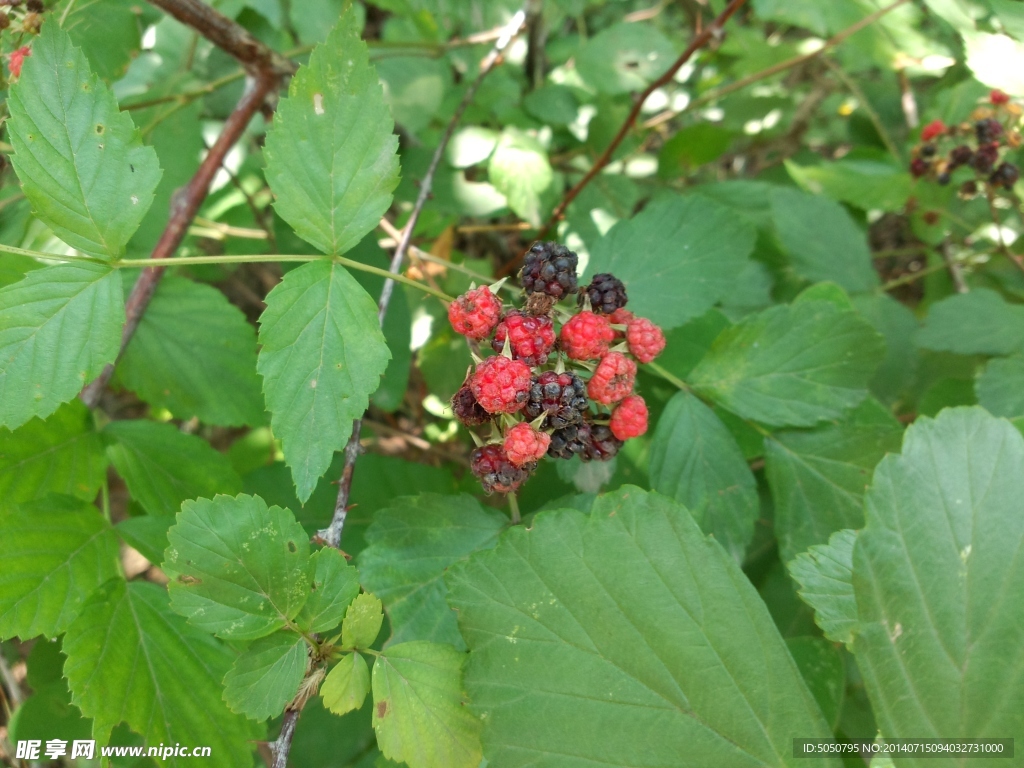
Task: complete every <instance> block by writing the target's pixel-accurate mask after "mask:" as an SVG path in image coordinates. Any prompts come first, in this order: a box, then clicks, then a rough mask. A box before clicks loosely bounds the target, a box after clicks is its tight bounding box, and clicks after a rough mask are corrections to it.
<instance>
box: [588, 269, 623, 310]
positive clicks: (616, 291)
mask: <svg viewBox="0 0 1024 768" xmlns="http://www.w3.org/2000/svg"><path fill="white" fill-rule="evenodd" d="M584 298H589V299H590V307H591V309H593V310H594V312H598V313H600V314H603V315H610V314H612V313H613V312H615V310H617V309H622V308H623V307H624V306H626V301H627V297H626V286H625V285H623V284H622V281H621V280H619V278H617V277H615V275H610V274H608V273H607V272H602V273H601V274H599V275H594V279H593V280H591V281H590V285H588V286H587V287H586V288H584V289H583V291H581V292H580V304H581V305H582V304H583V300H584Z"/></svg>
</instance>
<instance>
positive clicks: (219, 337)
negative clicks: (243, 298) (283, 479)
mask: <svg viewBox="0 0 1024 768" xmlns="http://www.w3.org/2000/svg"><path fill="white" fill-rule="evenodd" d="M197 318H202V322H197V321H196V320H197ZM117 376H118V378H119V379H120V380H121V381H122V382H123V383H124V385H125V386H126V387H128V389H131V390H134V391H135V392H137V393H138V395H139V397H141V398H142V399H143V400H145V401H146V402H147V403H149V404H150V405H156V406H161V407H163V408H166V409H167V410H169V411H170V412H171V413H172V414H174V416H175V417H177V418H179V419H183V420H188V419H190V418H192V417H193V416H195V417H198V418H199V420H200V421H203V422H205V423H207V424H216V425H219V426H242V425H246V424H247V425H249V426H259V425H260V424H262V423H263V419H264V409H263V392H262V391H261V387H260V384H261V382H260V378H259V376H258V375H257V374H256V330H255V328H253V327H252V325H250V324H249V323H248V322H247V321H246V319H245V315H243V314H242V312H241V310H239V309H238V308H237V307H234V306H232V305H231V304H230V303H229V302H228V300H227V298H226V297H225V296H224V294H223V293H221V292H220V291H218V290H217V289H216V288H213V287H211V286H209V285H203V284H202V283H196V282H193V281H191V280H186V279H185V278H180V277H175V276H173V275H167V276H165V277H164V278H163V279H162V280H161V281H160V284H159V285H158V286H157V289H156V293H155V294H154V295H153V300H152V301H150V303H149V306H148V307H146V312H145V314H144V315H143V316H142V320H141V321H140V322H139V327H138V329H137V330H136V331H135V335H134V336H133V337H132V343H131V344H129V345H128V346H127V347H126V349H125V352H124V355H123V357H122V358H121V360H120V362H119V363H118V366H117Z"/></svg>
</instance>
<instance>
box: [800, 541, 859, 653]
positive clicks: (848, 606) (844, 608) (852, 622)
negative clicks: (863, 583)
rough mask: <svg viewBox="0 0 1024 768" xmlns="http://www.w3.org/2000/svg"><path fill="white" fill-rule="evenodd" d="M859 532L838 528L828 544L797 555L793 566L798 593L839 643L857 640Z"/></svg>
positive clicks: (832, 639) (834, 640)
mask: <svg viewBox="0 0 1024 768" xmlns="http://www.w3.org/2000/svg"><path fill="white" fill-rule="evenodd" d="M856 540H857V531H851V530H842V531H836V532H835V533H833V534H832V536H831V537H830V538H829V540H828V544H818V545H816V546H813V547H811V548H810V549H809V550H807V551H806V552H802V553H801V554H799V555H797V556H796V557H795V558H794V559H793V560H792V561H790V563H789V565H788V566H787V567H788V568H789V573H790V575H791V576H792V577H793V580H794V581H796V582H797V583H799V584H800V587H801V589H800V590H799V591H798V594H799V595H800V597H801V598H803V601H804V602H805V603H807V604H808V605H809V606H811V608H813V609H814V623H815V624H817V625H818V626H819V627H821V631H822V632H824V633H825V637H827V638H828V639H829V640H831V641H833V642H835V643H846V644H847V645H849V644H850V643H852V642H853V633H854V632H855V631H856V629H857V600H856V598H855V597H854V596H853V570H852V569H853V544H854V542H855V541H856Z"/></svg>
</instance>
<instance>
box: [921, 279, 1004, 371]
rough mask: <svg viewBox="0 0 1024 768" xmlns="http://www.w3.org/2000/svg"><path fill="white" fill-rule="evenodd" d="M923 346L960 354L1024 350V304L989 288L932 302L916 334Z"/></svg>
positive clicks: (1002, 352) (977, 289)
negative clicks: (1012, 300) (1012, 301)
mask: <svg viewBox="0 0 1024 768" xmlns="http://www.w3.org/2000/svg"><path fill="white" fill-rule="evenodd" d="M917 343H918V345H919V346H921V347H924V348H925V349H934V350H938V351H940V352H956V353H957V354H959V355H1008V354H1010V353H1011V352H1018V351H1021V350H1024V306H1021V305H1020V304H1010V303H1009V302H1007V301H1006V300H1005V299H1004V298H1003V297H1002V296H1001V295H1000V294H998V293H996V292H995V291H993V290H990V289H988V288H975V289H974V290H972V291H971V292H970V293H955V294H953V295H952V296H950V297H948V298H945V299H943V300H942V301H937V302H935V303H934V304H933V305H932V306H931V307H929V309H928V316H927V317H926V318H925V320H924V325H923V326H922V328H921V330H920V331H918V334H917Z"/></svg>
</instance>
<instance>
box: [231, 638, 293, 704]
mask: <svg viewBox="0 0 1024 768" xmlns="http://www.w3.org/2000/svg"><path fill="white" fill-rule="evenodd" d="M308 647H309V646H308V645H307V644H306V641H305V640H304V639H303V637H302V635H298V634H295V633H294V632H275V633H274V634H272V635H270V636H268V637H262V638H260V639H259V640H257V641H256V642H254V643H253V644H252V645H250V646H249V647H248V648H247V649H246V650H245V651H244V652H243V653H242V655H241V656H239V657H238V658H237V659H235V663H234V666H232V667H231V669H230V671H229V672H228V673H227V675H225V677H224V701H225V702H227V705H228V707H229V708H230V709H231V711H232V712H237V713H238V714H240V715H245V716H246V717H248V718H249V719H250V720H261V721H262V720H266V719H267V718H268V717H276V716H277V715H279V714H281V713H282V712H283V711H284V708H285V707H286V706H288V702H289V701H291V700H292V699H293V698H294V697H295V694H296V693H297V692H298V690H299V685H301V684H302V678H303V676H305V674H306V665H307V663H308V661H309V653H308V652H307V648H308Z"/></svg>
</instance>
